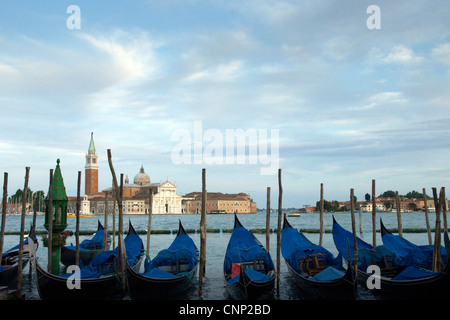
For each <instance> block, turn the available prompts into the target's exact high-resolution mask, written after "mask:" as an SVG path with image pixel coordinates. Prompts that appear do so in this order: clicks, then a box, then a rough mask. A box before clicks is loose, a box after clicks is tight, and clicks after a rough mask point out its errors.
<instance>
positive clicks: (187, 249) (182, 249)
mask: <svg viewBox="0 0 450 320" xmlns="http://www.w3.org/2000/svg"><path fill="white" fill-rule="evenodd" d="M197 262H198V254H197V247H196V246H195V244H194V241H192V239H191V238H190V237H189V236H188V235H187V234H184V233H180V234H178V235H177V236H176V237H175V239H174V240H173V242H172V244H171V245H170V246H169V248H167V249H164V250H161V251H160V252H158V254H157V255H156V257H155V258H153V259H152V260H151V261H150V262H148V260H146V261H145V268H144V270H145V271H144V273H143V275H144V276H148V277H151V278H173V277H175V275H173V274H172V273H170V272H167V271H163V270H159V269H158V267H164V266H175V265H177V264H188V268H187V270H188V271H189V270H192V269H193V268H194V267H195V266H196V265H197Z"/></svg>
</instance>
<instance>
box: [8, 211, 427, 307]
mask: <svg viewBox="0 0 450 320" xmlns="http://www.w3.org/2000/svg"><path fill="white" fill-rule="evenodd" d="M355 216H356V217H355V219H356V224H357V228H356V230H357V232H358V236H359V237H361V238H362V239H363V240H365V241H367V242H369V243H371V242H372V232H371V230H372V215H371V213H363V233H362V234H360V233H359V223H360V222H359V214H358V213H356V215H355ZM238 217H239V220H240V221H241V223H242V224H243V225H244V226H245V227H246V228H247V229H262V228H265V226H266V213H265V212H259V213H257V214H247V215H246V214H241V215H239V216H238ZM334 217H335V218H336V220H337V221H338V223H339V224H341V225H342V226H343V227H344V228H346V229H347V230H351V217H350V214H349V213H335V214H334ZM200 218H201V217H200V215H154V216H153V217H152V230H178V222H179V220H181V222H182V223H183V226H184V227H185V229H194V230H197V231H196V232H195V233H190V236H191V237H192V239H193V240H194V242H195V244H196V245H197V247H198V248H199V249H200V233H199V228H200ZM380 218H382V219H383V223H384V224H385V226H386V227H388V228H397V214H396V213H389V212H381V213H377V220H376V221H377V229H379V221H380ZM288 219H289V222H290V224H291V225H292V226H293V227H294V228H297V229H300V228H302V229H318V228H319V214H317V213H302V214H300V217H290V218H288ZM434 219H435V215H434V214H430V224H431V226H432V227H434V222H435V220H434ZM67 220H68V227H67V229H66V230H71V231H75V227H76V225H75V224H76V219H75V218H67ZM98 220H100V221H101V222H102V224H103V223H104V216H96V217H82V218H81V219H80V230H83V231H84V230H86V231H95V230H96V229H97V221H98ZM128 221H131V223H132V224H133V226H134V228H135V229H136V230H146V229H147V225H148V216H141V215H125V216H124V230H125V231H127V230H128ZM31 222H32V217H30V216H27V217H26V220H25V226H26V229H28V228H29V226H30V224H31ZM402 222H403V228H405V229H406V228H425V217H424V213H423V212H413V213H403V214H402ZM43 224H44V217H43V216H38V217H37V228H36V229H37V230H45V228H44V226H43ZM233 224H234V216H233V215H225V214H219V215H207V228H208V229H219V230H220V232H218V233H216V232H208V233H207V243H206V274H205V280H204V289H203V295H202V299H204V300H226V299H228V298H229V297H228V295H227V292H226V289H225V286H224V280H223V259H224V254H225V250H226V246H227V244H228V240H229V238H230V233H228V232H223V230H226V229H232V228H233ZM277 224H278V214H277V213H272V214H271V217H270V227H271V229H273V230H275V229H276V228H277ZM111 228H112V219H111V217H108V229H109V230H110V229H111ZM116 228H118V222H116ZM331 228H332V214H331V213H325V214H324V230H331ZM5 230H6V231H19V230H20V217H18V216H8V217H7V218H6V228H5ZM255 235H256V237H257V238H258V239H259V240H260V241H261V243H263V244H265V243H266V239H265V234H259V233H257V234H255ZM305 235H306V236H307V238H308V239H310V240H311V241H312V242H314V243H318V241H319V234H318V233H305ZM174 236H175V235H174V234H152V235H151V237H150V245H151V248H150V253H149V255H150V257H154V256H155V255H156V254H157V253H158V252H159V251H160V250H162V249H165V248H167V247H168V246H169V245H170V243H171V242H172V240H173V238H174ZM41 237H42V236H40V235H38V240H39V243H40V246H39V249H38V251H37V256H38V259H39V261H40V263H41V265H44V266H45V265H46V264H47V248H45V247H43V245H42V239H41ZM90 237H91V236H80V241H82V240H84V239H86V238H90ZM404 237H405V238H406V239H408V240H410V241H411V242H413V243H415V244H428V240H427V239H428V238H427V234H426V233H404ZM18 238H19V236H17V235H7V236H5V243H4V248H5V249H6V250H7V249H9V248H10V247H12V246H14V245H16V244H17V243H18ZM141 238H142V240H143V242H144V247H146V243H147V236H146V235H144V234H141ZM276 238H277V236H276V233H274V232H272V233H271V234H270V248H269V249H270V253H271V255H272V259H273V260H274V263H275V264H276V257H277V255H276V244H277V239H276ZM433 239H434V235H433ZM70 243H73V244H74V243H75V236H72V237H69V238H67V244H70ZM377 244H382V242H381V236H380V234H379V233H378V234H377ZM116 245H117V241H116ZM323 246H324V247H326V248H327V249H328V250H329V251H331V252H332V253H333V254H335V255H337V250H336V248H335V246H334V243H333V239H332V235H331V233H324V235H323ZM280 265H281V269H280V284H281V285H280V296H279V298H276V299H279V300H302V299H307V298H308V297H307V296H305V295H304V293H303V292H301V291H300V290H299V289H298V288H297V287H296V285H295V283H293V282H292V280H291V278H290V276H289V272H288V270H287V267H286V265H285V262H284V259H283V258H282V261H281V264H280ZM24 275H26V277H25V279H24V284H23V293H24V294H25V298H26V299H29V300H39V294H38V292H37V288H36V283H35V279H33V280H31V281H30V280H29V277H28V275H29V268H28V266H27V267H26V268H25V269H24ZM187 299H192V300H198V299H199V297H198V296H197V291H196V290H193V292H192V295H190V296H188V297H187ZM356 299H357V300H373V299H376V298H375V297H374V296H372V294H371V293H370V292H368V291H367V290H364V289H362V288H359V290H358V294H357V297H356Z"/></svg>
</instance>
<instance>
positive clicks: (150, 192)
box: [147, 187, 153, 257]
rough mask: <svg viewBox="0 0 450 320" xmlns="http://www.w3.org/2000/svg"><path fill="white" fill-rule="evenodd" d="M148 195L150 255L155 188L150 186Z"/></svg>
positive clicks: (148, 242) (148, 241)
mask: <svg viewBox="0 0 450 320" xmlns="http://www.w3.org/2000/svg"><path fill="white" fill-rule="evenodd" d="M148 191H149V196H148V224H147V230H148V231H147V254H148V256H149V257H150V233H151V232H152V216H153V189H152V188H151V187H150V188H149V190H148Z"/></svg>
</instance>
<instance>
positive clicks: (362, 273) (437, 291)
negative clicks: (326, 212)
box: [333, 218, 450, 300]
mask: <svg viewBox="0 0 450 320" xmlns="http://www.w3.org/2000/svg"><path fill="white" fill-rule="evenodd" d="M335 228H336V234H335ZM337 230H343V231H344V232H346V233H347V235H344V234H343V233H342V231H337ZM445 236H446V237H448V236H447V234H445ZM346 237H347V243H348V248H347V249H345V250H344V249H343V248H342V245H341V248H340V249H339V248H338V250H339V251H347V250H349V251H350V253H348V255H349V256H350V257H353V256H354V249H353V245H352V241H348V239H350V238H351V237H352V235H351V233H350V232H348V231H345V230H344V229H343V228H342V227H340V225H339V224H338V223H337V222H336V221H335V220H334V218H333V238H334V241H335V244H336V246H337V247H338V245H337V241H338V242H339V243H343V241H342V239H345V238H346ZM356 240H357V243H358V248H360V247H361V248H363V249H364V250H370V251H374V250H376V249H377V248H381V246H380V247H375V248H374V247H372V246H371V245H370V244H368V243H366V242H364V241H362V240H361V239H360V238H357V239H356ZM344 241H345V240H344ZM343 256H344V257H345V256H346V254H344V252H343ZM347 260H348V259H347ZM352 263H353V262H352ZM364 269H365V268H364ZM364 269H363V268H361V266H358V270H357V279H358V283H359V284H360V286H361V287H362V289H365V290H368V291H369V292H370V293H372V294H373V296H374V297H380V298H383V299H396V300H401V299H435V298H442V297H444V296H447V294H448V290H449V289H450V259H447V263H446V264H445V266H444V268H443V270H442V271H441V272H438V273H430V276H427V277H418V276H411V277H410V278H408V277H407V276H406V277H402V280H400V279H399V278H398V276H397V278H395V279H394V278H392V276H388V274H385V273H384V272H385V271H384V270H382V269H379V270H380V271H381V275H380V274H378V275H377V274H375V273H369V272H368V270H364ZM386 270H388V269H386ZM401 270H405V267H403V269H401ZM403 279H404V280H403Z"/></svg>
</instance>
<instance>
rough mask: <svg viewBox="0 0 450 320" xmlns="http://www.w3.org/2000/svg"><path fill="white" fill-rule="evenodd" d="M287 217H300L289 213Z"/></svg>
mask: <svg viewBox="0 0 450 320" xmlns="http://www.w3.org/2000/svg"><path fill="white" fill-rule="evenodd" d="M288 217H300V213H289V214H288Z"/></svg>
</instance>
